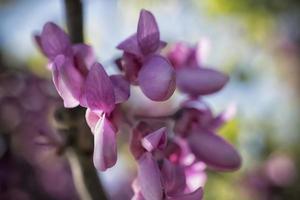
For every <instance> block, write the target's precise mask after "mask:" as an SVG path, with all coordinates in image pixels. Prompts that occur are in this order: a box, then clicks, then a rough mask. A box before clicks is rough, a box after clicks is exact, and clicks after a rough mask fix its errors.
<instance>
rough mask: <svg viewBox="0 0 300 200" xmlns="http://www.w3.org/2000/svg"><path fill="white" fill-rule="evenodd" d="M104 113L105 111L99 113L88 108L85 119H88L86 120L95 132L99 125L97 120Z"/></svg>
mask: <svg viewBox="0 0 300 200" xmlns="http://www.w3.org/2000/svg"><path fill="white" fill-rule="evenodd" d="M102 114H103V113H98V114H97V113H95V112H93V111H91V110H90V109H89V108H88V109H86V112H85V119H86V122H87V124H88V126H89V127H90V129H91V130H92V132H94V129H95V127H96V125H97V122H98V121H99V119H100V116H102Z"/></svg>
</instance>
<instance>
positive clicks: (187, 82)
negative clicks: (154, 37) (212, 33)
mask: <svg viewBox="0 0 300 200" xmlns="http://www.w3.org/2000/svg"><path fill="white" fill-rule="evenodd" d="M203 43H204V44H205V42H201V41H200V42H199V43H198V44H197V45H196V46H195V47H190V46H188V45H187V44H185V43H176V44H175V45H173V46H172V48H171V49H170V51H169V52H168V53H167V58H168V59H169V60H170V62H171V63H172V65H173V67H174V69H175V70H176V82H177V87H178V89H179V90H180V91H182V92H183V93H186V94H189V95H190V96H192V97H198V96H201V95H208V94H212V93H215V92H218V91H219V90H221V89H222V88H223V87H224V86H225V85H226V83H227V82H228V80H229V78H228V76H227V75H225V74H223V73H221V72H218V71H216V70H213V69H209V68H205V67H204V66H203V63H202V59H203V54H204V52H203V51H204V50H203V49H205V45H203ZM201 44H202V45H201ZM203 46H204V47H203Z"/></svg>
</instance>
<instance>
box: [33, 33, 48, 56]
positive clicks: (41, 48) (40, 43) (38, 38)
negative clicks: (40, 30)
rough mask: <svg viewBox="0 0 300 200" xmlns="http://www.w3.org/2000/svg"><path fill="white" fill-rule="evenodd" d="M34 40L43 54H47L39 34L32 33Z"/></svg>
mask: <svg viewBox="0 0 300 200" xmlns="http://www.w3.org/2000/svg"><path fill="white" fill-rule="evenodd" d="M33 37H34V40H35V43H36V45H37V46H38V48H39V50H40V51H41V52H42V53H43V54H44V55H45V56H47V54H46V52H45V51H44V48H43V46H42V41H41V36H40V35H34V36H33Z"/></svg>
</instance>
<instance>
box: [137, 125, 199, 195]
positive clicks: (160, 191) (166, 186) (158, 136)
mask: <svg viewBox="0 0 300 200" xmlns="http://www.w3.org/2000/svg"><path fill="white" fill-rule="evenodd" d="M146 126H147V125H146V124H142V125H138V128H139V129H140V132H136V133H140V134H142V135H144V137H142V136H141V135H140V137H133V139H132V140H131V146H132V147H136V148H131V149H132V150H134V151H133V153H135V155H137V154H136V152H140V154H139V156H138V157H136V158H137V160H138V177H137V180H136V181H135V183H134V185H133V186H134V192H135V195H134V198H133V199H145V200H152V199H157V200H162V199H165V198H166V199H170V200H171V199H172V200H175V199H181V200H188V199H192V200H193V199H195V200H196V199H201V198H202V195H203V191H202V188H197V189H196V190H193V191H190V190H189V189H187V182H186V181H187V180H186V175H185V170H184V169H185V168H184V166H182V165H180V164H179V163H177V164H176V163H173V162H171V161H169V160H168V159H167V158H166V157H164V156H163V151H164V150H165V148H166V144H167V130H166V128H160V129H158V130H155V131H153V132H149V130H150V129H147V127H146ZM142 128H143V130H142ZM136 136H137V135H136ZM142 148H144V151H142V150H141V149H142ZM137 150H139V151H137ZM186 191H189V192H188V193H186Z"/></svg>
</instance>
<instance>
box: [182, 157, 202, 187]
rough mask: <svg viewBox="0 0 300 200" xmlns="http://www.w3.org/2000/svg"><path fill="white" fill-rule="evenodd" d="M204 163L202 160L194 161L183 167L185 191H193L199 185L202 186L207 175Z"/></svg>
mask: <svg viewBox="0 0 300 200" xmlns="http://www.w3.org/2000/svg"><path fill="white" fill-rule="evenodd" d="M205 169H206V165H205V164H204V163H203V162H201V161H200V162H196V163H193V164H192V165H190V166H187V167H186V168H185V176H186V184H187V191H191V192H192V191H195V190H196V189H197V188H199V187H204V185H205V183H206V180H207V175H206V173H205Z"/></svg>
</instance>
